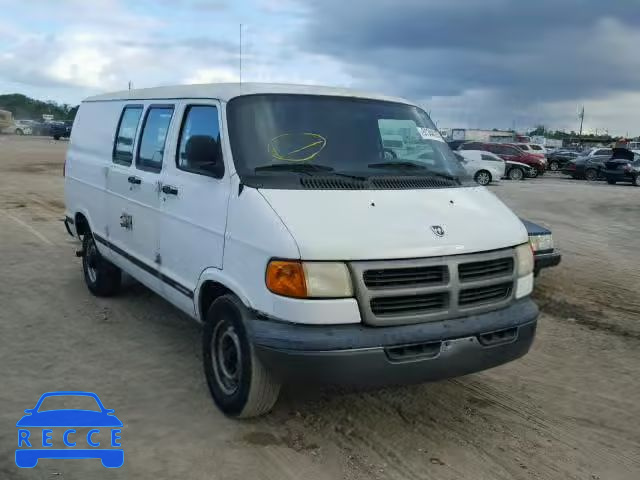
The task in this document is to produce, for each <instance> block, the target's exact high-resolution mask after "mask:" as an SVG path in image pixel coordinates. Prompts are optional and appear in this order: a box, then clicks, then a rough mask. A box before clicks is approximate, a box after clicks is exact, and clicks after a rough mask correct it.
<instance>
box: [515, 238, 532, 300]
mask: <svg viewBox="0 0 640 480" xmlns="http://www.w3.org/2000/svg"><path fill="white" fill-rule="evenodd" d="M516 261H517V262H518V265H517V266H518V271H517V275H518V280H516V298H523V297H526V296H527V295H531V292H532V291H533V263H534V262H533V252H532V251H531V247H530V246H529V244H528V243H525V244H523V245H519V246H517V247H516Z"/></svg>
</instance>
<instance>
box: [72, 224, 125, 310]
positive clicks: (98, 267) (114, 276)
mask: <svg viewBox="0 0 640 480" xmlns="http://www.w3.org/2000/svg"><path fill="white" fill-rule="evenodd" d="M82 251H83V255H82V271H83V272H84V281H85V282H86V284H87V287H88V288H89V291H90V292H91V293H93V294H94V295H96V296H98V297H111V296H113V295H115V294H116V293H118V290H120V283H121V282H122V273H121V271H120V269H119V268H118V267H116V266H115V265H113V264H112V263H111V262H109V261H108V260H106V259H105V258H104V257H103V256H102V255H101V254H100V252H99V251H98V247H97V246H96V241H95V240H94V239H93V235H92V234H91V232H88V233H87V234H85V236H84V238H83V240H82Z"/></svg>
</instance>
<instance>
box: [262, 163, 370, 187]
mask: <svg viewBox="0 0 640 480" xmlns="http://www.w3.org/2000/svg"><path fill="white" fill-rule="evenodd" d="M270 170H271V171H274V172H277V171H283V172H286V171H289V172H299V173H306V174H308V175H311V174H312V173H313V172H321V173H327V174H329V175H335V176H337V177H345V178H350V179H352V180H360V181H362V182H364V181H366V180H367V178H366V177H362V176H359V175H351V174H349V173H341V172H336V171H335V169H334V168H333V167H330V166H328V165H318V164H317V163H291V164H288V163H274V164H272V165H263V166H261V167H256V168H254V169H253V171H254V172H264V171H270Z"/></svg>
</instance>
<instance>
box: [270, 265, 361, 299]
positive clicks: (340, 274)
mask: <svg viewBox="0 0 640 480" xmlns="http://www.w3.org/2000/svg"><path fill="white" fill-rule="evenodd" d="M265 281H266V284H267V288H268V289H269V290H270V291H271V292H273V293H276V294H278V295H283V296H285V297H295V298H345V297H352V296H353V287H352V285H351V277H350V276H349V270H348V269H347V266H346V265H345V264H344V263H341V262H301V261H297V260H272V261H271V262H269V265H268V266H267V272H266V279H265Z"/></svg>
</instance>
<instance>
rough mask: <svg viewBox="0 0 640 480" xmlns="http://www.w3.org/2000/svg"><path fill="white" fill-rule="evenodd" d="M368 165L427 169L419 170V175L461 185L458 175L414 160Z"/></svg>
mask: <svg viewBox="0 0 640 480" xmlns="http://www.w3.org/2000/svg"><path fill="white" fill-rule="evenodd" d="M368 167H369V168H399V169H403V170H427V171H426V172H425V173H422V172H421V173H420V176H428V177H436V178H442V179H444V180H449V181H450V182H456V183H457V184H458V185H462V182H460V178H458V177H454V176H453V175H448V174H446V173H439V172H434V171H433V170H431V169H430V168H429V167H428V166H426V165H420V164H419V163H414V162H406V161H398V162H380V163H370V164H369V165H368Z"/></svg>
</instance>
